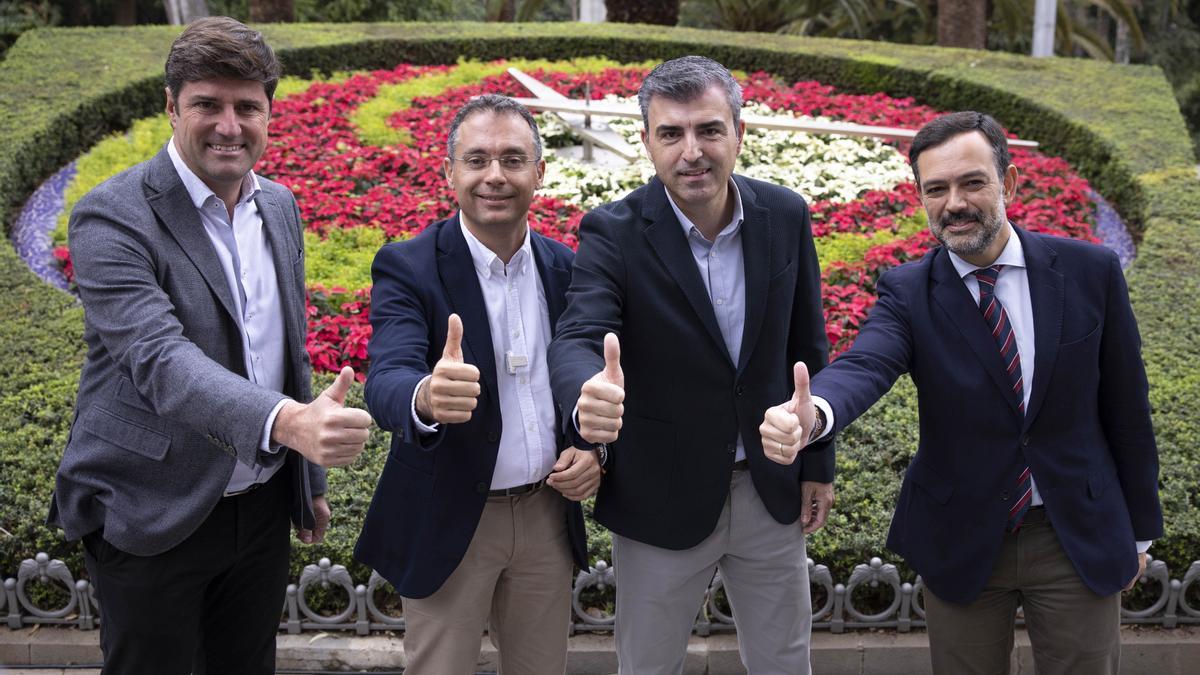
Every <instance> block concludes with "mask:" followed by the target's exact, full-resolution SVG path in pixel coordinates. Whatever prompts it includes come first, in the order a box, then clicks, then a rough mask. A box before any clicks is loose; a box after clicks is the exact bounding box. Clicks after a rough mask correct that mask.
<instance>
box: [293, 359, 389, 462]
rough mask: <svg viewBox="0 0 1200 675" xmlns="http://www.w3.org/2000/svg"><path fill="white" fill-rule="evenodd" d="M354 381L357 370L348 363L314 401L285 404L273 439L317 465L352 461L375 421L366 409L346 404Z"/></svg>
mask: <svg viewBox="0 0 1200 675" xmlns="http://www.w3.org/2000/svg"><path fill="white" fill-rule="evenodd" d="M353 382H354V369H353V368H351V367H349V366H346V367H345V368H342V372H340V373H338V376H337V379H336V380H334V381H333V384H331V385H329V387H327V388H326V389H325V391H323V392H321V395H320V396H317V397H316V398H315V399H313V402H312V403H309V404H303V403H298V402H296V401H288V402H287V403H285V404H284V405H283V407H282V408H280V409H279V414H278V415H276V416H275V424H274V425H273V426H272V427H271V440H272V441H274V442H276V443H279V444H281V445H285V446H287V447H289V448H292V449H293V450H295V451H296V452H299V453H300V454H301V455H303V456H304V457H305V458H306V459H308V460H309V461H310V462H312V463H314V464H317V465H318V466H323V467H333V466H345V465H346V464H349V463H351V462H353V461H354V459H355V458H356V457H358V455H359V453H361V452H362V451H363V445H364V444H365V443H366V442H367V437H368V436H369V435H370V429H371V424H372V420H371V416H370V415H369V414H368V413H367V411H365V410H359V409H358V408H347V407H345V405H346V392H348V391H349V390H350V385H351V384H352V383H353Z"/></svg>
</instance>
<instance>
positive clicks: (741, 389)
mask: <svg viewBox="0 0 1200 675" xmlns="http://www.w3.org/2000/svg"><path fill="white" fill-rule="evenodd" d="M734 391H735V392H737V395H738V396H741V395H742V394H745V393H746V387H745V386H743V385H740V384H739V385H738V386H737V389H735V390H734Z"/></svg>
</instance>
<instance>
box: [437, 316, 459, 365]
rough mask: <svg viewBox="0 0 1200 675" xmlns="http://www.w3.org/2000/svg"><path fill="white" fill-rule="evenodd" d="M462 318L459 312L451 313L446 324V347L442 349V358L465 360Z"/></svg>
mask: <svg viewBox="0 0 1200 675" xmlns="http://www.w3.org/2000/svg"><path fill="white" fill-rule="evenodd" d="M462 336H463V325H462V319H460V318H458V315H457V314H451V315H450V319H449V320H448V323H447V325H446V347H445V348H444V349H442V358H443V359H450V360H451V361H459V362H461V361H462V360H463V354H462Z"/></svg>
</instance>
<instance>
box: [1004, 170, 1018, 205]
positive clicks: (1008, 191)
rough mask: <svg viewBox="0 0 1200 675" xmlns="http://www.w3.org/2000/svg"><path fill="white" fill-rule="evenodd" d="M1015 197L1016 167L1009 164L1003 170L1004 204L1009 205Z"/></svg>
mask: <svg viewBox="0 0 1200 675" xmlns="http://www.w3.org/2000/svg"><path fill="white" fill-rule="evenodd" d="M1016 196H1017V167H1016V166H1015V165H1013V164H1009V165H1008V168H1007V169H1005V170H1004V202H1005V203H1006V204H1011V203H1012V202H1013V200H1014V199H1015V198H1016Z"/></svg>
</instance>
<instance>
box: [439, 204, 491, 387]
mask: <svg viewBox="0 0 1200 675" xmlns="http://www.w3.org/2000/svg"><path fill="white" fill-rule="evenodd" d="M438 227H439V230H438V232H437V248H438V254H437V268H438V276H439V277H441V279H442V286H443V287H444V288H445V289H446V294H447V295H448V296H450V308H451V311H453V312H455V313H457V314H458V315H459V318H461V319H462V322H463V356H464V357H465V358H466V360H467V361H468V362H470V363H474V364H475V367H476V368H479V374H480V376H481V377H482V378H483V384H484V390H485V391H487V392H488V394H489V395H490V396H491V397H492V400H493V401H499V400H500V398H499V394H498V389H497V384H496V359H495V357H494V356H492V330H491V328H490V326H489V324H488V316H487V306H486V305H485V304H484V302H483V291H482V290H481V289H480V288H479V277H477V276H476V275H475V261H474V260H472V259H471V249H470V248H468V247H467V240H466V239H464V238H463V234H462V229H461V226H460V225H459V220H458V214H457V213H456V214H455V215H454V217H452V218H450V219H449V220H444V221H442V223H441V224H440V225H439V226H438ZM434 348H435V349H436V347H434Z"/></svg>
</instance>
